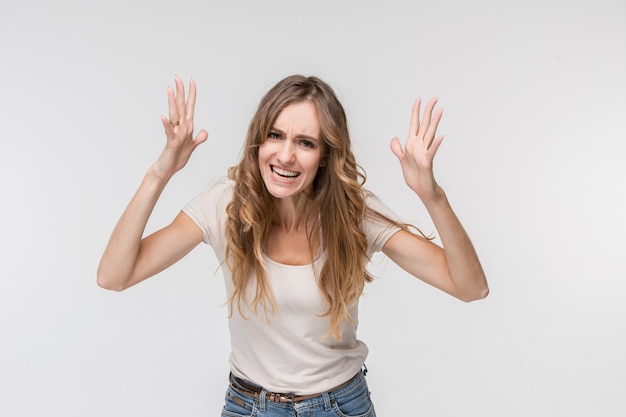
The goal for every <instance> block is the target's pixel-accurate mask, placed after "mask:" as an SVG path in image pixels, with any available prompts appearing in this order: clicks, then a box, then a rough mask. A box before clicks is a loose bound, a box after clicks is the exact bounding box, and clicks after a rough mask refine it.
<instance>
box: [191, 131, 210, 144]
mask: <svg viewBox="0 0 626 417" xmlns="http://www.w3.org/2000/svg"><path fill="white" fill-rule="evenodd" d="M208 137H209V132H207V131H206V130H204V129H202V130H200V131H199V132H198V134H197V135H196V137H195V138H194V139H193V141H194V142H195V144H196V146H198V145H200V144H201V143H202V142H204V141H205V140H207V138H208Z"/></svg>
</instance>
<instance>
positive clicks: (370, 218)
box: [362, 190, 403, 256]
mask: <svg viewBox="0 0 626 417" xmlns="http://www.w3.org/2000/svg"><path fill="white" fill-rule="evenodd" d="M364 199H365V205H366V210H365V217H364V218H363V225H362V228H363V233H365V236H366V237H367V242H368V252H369V253H368V255H370V256H371V254H372V253H374V252H378V251H380V250H382V248H383V246H384V245H385V243H387V240H389V238H391V236H393V235H394V234H395V233H396V232H398V231H399V230H400V229H401V228H400V226H399V225H400V224H403V222H402V221H401V220H400V218H399V217H398V215H397V214H396V213H394V212H393V211H392V210H391V209H390V208H389V207H387V206H386V205H385V204H384V203H383V202H382V200H381V199H380V198H379V197H378V196H376V195H375V194H374V193H372V192H371V191H369V190H364Z"/></svg>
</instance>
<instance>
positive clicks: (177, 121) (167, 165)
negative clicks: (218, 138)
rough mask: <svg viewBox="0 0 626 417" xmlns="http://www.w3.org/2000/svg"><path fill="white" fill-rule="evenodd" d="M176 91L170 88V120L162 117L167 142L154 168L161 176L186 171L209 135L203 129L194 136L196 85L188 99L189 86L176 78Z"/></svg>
mask: <svg viewBox="0 0 626 417" xmlns="http://www.w3.org/2000/svg"><path fill="white" fill-rule="evenodd" d="M175 82H176V91H174V90H173V89H172V88H171V87H168V89H167V101H168V107H169V118H167V117H165V116H161V121H162V122H163V127H164V128H165V135H166V138H167V142H166V144H165V148H164V149H163V152H161V155H160V156H159V159H158V160H157V162H156V163H155V164H154V166H153V169H154V170H155V172H156V173H157V175H159V176H162V177H170V176H172V175H174V174H175V173H176V172H177V171H179V170H180V169H182V168H183V167H184V166H185V165H186V164H187V161H189V157H190V156H191V154H192V152H193V151H194V150H195V149H196V147H197V146H198V145H200V144H201V143H202V142H204V141H205V140H206V139H207V138H208V136H209V134H208V133H207V131H206V130H204V129H202V130H200V131H199V132H198V133H197V135H196V136H195V137H193V130H194V125H193V116H194V110H195V105H196V83H195V82H194V81H193V80H191V81H190V82H189V96H188V97H187V98H186V100H185V86H184V85H183V81H182V80H181V79H180V77H178V76H177V77H176V78H175Z"/></svg>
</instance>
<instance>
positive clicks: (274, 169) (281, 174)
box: [270, 165, 300, 178]
mask: <svg viewBox="0 0 626 417" xmlns="http://www.w3.org/2000/svg"><path fill="white" fill-rule="evenodd" d="M270 167H271V169H272V172H273V173H274V174H276V175H278V176H279V177H282V178H296V177H297V176H298V175H300V173H299V172H294V171H288V170H286V169H282V168H278V167H277V166H275V165H271V166H270Z"/></svg>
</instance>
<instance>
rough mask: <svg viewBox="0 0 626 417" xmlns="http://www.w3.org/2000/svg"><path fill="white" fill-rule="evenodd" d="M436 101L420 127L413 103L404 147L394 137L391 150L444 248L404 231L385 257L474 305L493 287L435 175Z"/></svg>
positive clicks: (388, 246) (437, 140)
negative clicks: (488, 283)
mask: <svg viewBox="0 0 626 417" xmlns="http://www.w3.org/2000/svg"><path fill="white" fill-rule="evenodd" d="M436 102H437V100H436V99H432V100H430V102H428V104H427V105H426V108H425V109H424V115H423V117H422V120H421V122H420V119H419V116H420V105H421V101H420V100H417V101H416V102H415V104H414V105H413V111H412V114H411V124H410V130H409V135H408V138H407V141H406V143H405V145H404V148H403V147H402V145H401V144H400V141H399V140H398V138H397V137H396V138H393V140H392V141H391V150H392V151H393V153H394V154H395V155H396V156H397V157H398V159H399V161H400V165H401V166H402V173H403V175H404V179H405V181H406V183H407V185H408V186H409V187H410V188H411V189H412V190H413V191H414V192H415V193H416V194H417V195H418V197H419V198H420V199H421V200H422V202H423V204H424V206H425V207H426V209H427V210H428V213H429V214H430V216H431V218H432V220H433V223H434V225H435V227H436V229H437V232H438V233H439V237H440V239H441V243H442V244H443V248H441V247H440V246H438V245H436V244H434V243H432V242H430V241H428V240H426V239H423V238H421V237H418V236H416V235H413V234H411V233H409V232H407V231H400V232H398V233H396V234H395V235H393V236H392V237H391V238H390V239H389V240H388V241H387V243H386V244H385V246H384V247H383V252H384V253H385V254H386V255H387V256H388V257H389V258H390V259H391V260H393V261H394V262H395V263H396V264H398V265H399V266H400V267H402V268H403V269H404V270H406V271H407V272H409V273H410V274H412V275H414V276H415V277H417V278H419V279H421V280H423V281H425V282H427V283H429V284H431V285H433V286H435V287H437V288H439V289H441V290H443V291H445V292H447V293H449V294H451V295H453V296H455V297H457V298H459V299H460V300H463V301H473V300H478V299H482V298H485V297H486V296H487V294H489V287H488V285H487V280H486V278H485V274H484V272H483V268H482V266H481V264H480V260H479V259H478V255H477V254H476V251H475V249H474V246H473V245H472V242H471V240H470V238H469V236H468V234H467V232H465V229H464V228H463V225H462V224H461V222H460V221H459V219H458V217H457V216H456V214H455V213H454V211H453V210H452V207H451V206H450V203H449V202H448V199H447V197H446V194H445V192H444V190H443V189H442V188H441V187H440V186H439V185H438V184H437V182H436V181H435V177H434V175H433V159H434V157H435V154H436V152H437V149H438V148H439V145H441V142H442V141H443V136H441V135H440V136H436V132H437V126H438V125H439V121H440V120H441V116H442V114H443V112H442V110H441V109H438V110H437V111H436V112H435V113H434V115H433V109H434V107H435V104H436Z"/></svg>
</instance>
